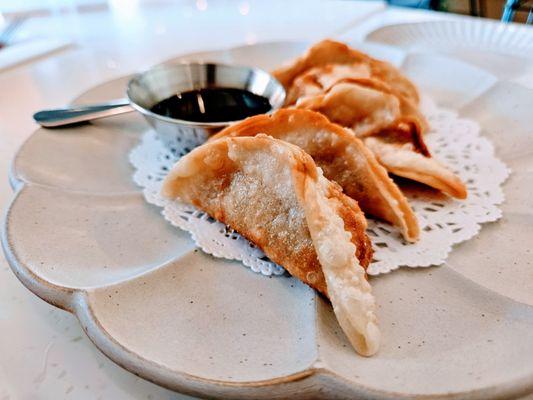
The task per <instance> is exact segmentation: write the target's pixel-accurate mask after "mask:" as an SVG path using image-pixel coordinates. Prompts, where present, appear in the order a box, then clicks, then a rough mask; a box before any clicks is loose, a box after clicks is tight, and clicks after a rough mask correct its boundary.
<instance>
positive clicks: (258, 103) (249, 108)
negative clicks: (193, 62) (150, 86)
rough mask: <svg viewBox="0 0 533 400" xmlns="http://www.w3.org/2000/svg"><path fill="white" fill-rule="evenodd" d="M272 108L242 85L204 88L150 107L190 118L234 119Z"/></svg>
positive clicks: (205, 119)
mask: <svg viewBox="0 0 533 400" xmlns="http://www.w3.org/2000/svg"><path fill="white" fill-rule="evenodd" d="M271 109H272V106H271V105H270V102H269V100H268V99H267V98H266V97H263V96H259V95H257V94H254V93H252V92H249V91H247V90H244V89H232V88H204V89H199V90H191V91H188V92H183V93H179V94H177V95H174V96H171V97H169V98H167V99H165V100H162V101H160V102H159V103H157V104H156V105H154V106H153V107H152V108H150V111H152V112H153V113H156V114H159V115H163V116H165V117H170V118H175V119H181V120H185V121H193V122H227V121H238V120H241V119H244V118H246V117H251V116H252V115H257V114H264V113H266V112H268V111H270V110H271Z"/></svg>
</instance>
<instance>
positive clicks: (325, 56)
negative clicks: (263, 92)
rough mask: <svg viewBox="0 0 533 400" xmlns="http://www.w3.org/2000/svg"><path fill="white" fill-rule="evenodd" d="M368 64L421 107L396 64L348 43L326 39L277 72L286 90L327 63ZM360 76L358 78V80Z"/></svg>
mask: <svg viewBox="0 0 533 400" xmlns="http://www.w3.org/2000/svg"><path fill="white" fill-rule="evenodd" d="M359 63H364V64H366V65H367V66H368V68H369V69H370V73H371V76H372V77H373V78H375V79H379V80H381V81H383V82H384V83H386V84H387V85H389V86H390V87H392V88H394V89H395V90H396V91H398V92H399V93H401V94H402V95H403V96H404V97H405V98H406V99H408V100H410V101H411V102H413V104H415V105H416V104H418V102H419V95H418V91H417V90H416V87H415V86H414V85H413V84H412V83H411V81H409V79H407V78H406V77H405V76H404V75H403V74H402V73H401V72H400V71H399V70H398V69H397V68H396V67H395V66H393V65H392V64H390V63H388V62H385V61H380V60H376V59H374V58H372V57H370V56H368V55H367V54H364V53H362V52H360V51H357V50H355V49H352V48H350V47H349V46H347V45H346V44H344V43H339V42H336V41H333V40H329V39H326V40H323V41H321V42H319V43H317V44H315V45H314V46H312V47H311V48H310V49H309V50H308V51H307V53H305V54H304V55H302V56H301V57H299V58H297V59H296V60H294V61H292V62H291V63H289V64H288V65H286V66H283V67H281V68H278V69H276V70H275V71H273V75H274V76H275V77H276V79H278V80H279V81H280V82H281V84H282V85H283V86H284V87H285V89H286V90H289V89H290V87H291V85H292V83H293V81H294V80H295V79H296V78H297V77H298V76H299V75H301V74H303V73H304V72H305V71H307V70H309V69H311V68H313V67H319V66H323V65H327V64H359ZM357 77H359V76H356V77H355V78H357Z"/></svg>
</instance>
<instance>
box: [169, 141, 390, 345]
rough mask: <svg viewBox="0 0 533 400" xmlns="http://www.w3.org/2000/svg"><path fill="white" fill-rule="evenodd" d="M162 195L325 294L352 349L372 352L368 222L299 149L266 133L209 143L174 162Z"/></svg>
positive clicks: (375, 337) (375, 333)
mask: <svg viewBox="0 0 533 400" xmlns="http://www.w3.org/2000/svg"><path fill="white" fill-rule="evenodd" d="M162 194H163V195H164V196H165V197H168V198H172V199H178V200H180V201H183V202H187V203H190V204H193V205H195V206H196V207H198V208H200V209H202V210H203V211H205V212H207V213H208V214H209V215H211V216H212V217H213V218H215V219H217V220H219V221H221V222H223V223H225V224H227V225H229V226H230V227H232V228H233V229H235V230H236V231H237V232H239V233H240V234H241V235H243V236H244V237H246V238H248V239H249V240H251V241H252V242H253V243H255V244H256V245H257V246H258V247H260V248H261V249H262V250H263V251H264V252H265V254H266V255H267V256H268V257H269V258H270V259H271V260H272V261H274V262H276V263H278V264H280V265H282V266H283V267H285V268H286V269H287V271H288V272H289V273H291V274H292V275H293V276H296V277H298V278H299V279H301V280H302V281H303V282H305V283H307V284H309V285H310V286H311V287H314V288H315V289H317V290H319V291H320V292H322V293H323V294H325V295H327V296H328V297H329V298H330V300H331V303H332V305H333V310H334V312H335V314H336V316H337V319H338V321H339V324H340V326H341V327H342V329H343V331H344V332H345V334H346V335H347V337H348V339H349V340H350V342H351V343H352V345H353V346H354V348H355V349H356V351H357V352H359V353H360V354H363V355H372V354H374V353H375V352H376V351H377V349H378V347H379V342H380V333H379V329H378V327H377V319H376V315H375V302H374V298H373V296H372V293H371V287H370V284H369V283H368V281H367V280H366V276H365V266H366V265H368V263H369V261H370V259H371V257H372V250H371V246H370V242H369V240H368V237H367V236H366V234H365V228H366V220H365V218H364V215H363V214H362V212H361V211H360V209H359V207H358V206H357V203H356V202H355V201H354V200H352V199H351V198H349V197H348V196H346V195H344V194H343V193H342V192H341V189H340V188H339V187H338V185H336V184H335V183H333V182H331V181H329V180H327V179H326V178H324V177H323V176H322V174H321V171H320V170H319V169H318V168H317V167H316V165H315V163H314V162H313V160H312V158H311V157H310V156H309V155H308V154H306V153H305V152H304V151H303V150H301V149H300V148H298V147H297V146H294V145H291V144H289V143H287V142H283V141H281V140H276V139H273V138H271V137H267V136H265V135H259V136H256V137H237V138H223V139H220V140H215V141H211V142H208V143H206V144H204V145H202V146H200V147H197V148H196V149H194V150H193V151H192V152H190V153H189V154H188V155H186V156H184V157H183V158H181V159H180V160H179V161H178V162H177V163H176V164H175V165H174V167H173V168H172V170H171V171H170V173H169V174H168V176H167V177H166V178H165V181H164V183H163V187H162Z"/></svg>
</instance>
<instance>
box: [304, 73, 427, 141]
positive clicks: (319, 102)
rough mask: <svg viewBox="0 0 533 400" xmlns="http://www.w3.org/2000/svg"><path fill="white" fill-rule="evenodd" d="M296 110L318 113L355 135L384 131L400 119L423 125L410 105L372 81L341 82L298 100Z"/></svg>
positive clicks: (424, 123) (350, 80)
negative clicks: (301, 109) (302, 109)
mask: <svg viewBox="0 0 533 400" xmlns="http://www.w3.org/2000/svg"><path fill="white" fill-rule="evenodd" d="M295 107H297V108H304V109H308V110H314V111H318V112H320V113H321V114H324V115H325V116H326V117H328V118H329V119H330V120H331V121H332V122H335V123H338V124H340V125H342V126H345V127H348V128H350V129H352V131H353V132H354V133H355V134H356V135H357V136H366V135H370V134H373V133H374V132H376V131H379V130H381V129H385V128H387V127H389V126H390V125H391V124H392V123H393V122H394V121H396V120H398V119H399V118H403V119H412V120H414V121H416V122H417V124H418V126H421V127H425V126H426V122H425V118H424V117H423V115H422V114H421V113H420V111H418V109H417V107H416V106H414V105H413V104H412V102H410V101H409V100H407V99H405V98H403V97H402V96H398V95H396V94H395V93H394V91H392V90H391V89H390V88H389V87H388V86H387V85H386V84H384V83H383V82H380V81H378V80H375V79H344V80H342V81H340V82H338V83H336V84H335V85H333V86H332V87H330V88H329V89H327V90H326V91H324V92H322V93H319V94H314V95H307V96H306V97H301V98H299V99H298V101H297V102H296V105H295Z"/></svg>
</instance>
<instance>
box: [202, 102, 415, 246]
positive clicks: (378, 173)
mask: <svg viewBox="0 0 533 400" xmlns="http://www.w3.org/2000/svg"><path fill="white" fill-rule="evenodd" d="M260 133H265V134H267V135H270V136H272V137H274V138H277V139H281V140H285V141H287V142H289V143H292V144H295V145H297V146H298V147H300V148H302V149H303V150H304V151H305V152H306V153H308V154H309V155H310V156H311V157H312V158H313V160H314V161H315V163H316V164H317V165H318V166H319V167H321V168H322V170H323V171H324V176H325V177H326V178H328V179H331V180H333V181H335V182H337V183H338V184H339V185H340V186H341V187H342V188H343V190H344V193H345V194H347V195H348V196H350V197H352V198H354V199H355V200H357V202H358V204H359V206H360V207H361V209H362V210H363V211H364V212H365V213H367V214H370V215H373V216H375V217H377V218H380V219H382V220H385V221H387V222H390V223H391V224H393V225H395V226H397V227H399V228H400V230H401V232H402V234H403V236H404V237H405V239H406V240H408V241H416V240H417V239H418V236H419V228H418V223H417V219H416V216H415V214H414V213H413V211H412V209H411V207H410V206H409V203H408V202H407V199H406V198H405V196H404V195H403V194H402V192H401V191H400V190H399V188H398V187H397V186H396V184H395V183H394V182H393V181H392V179H391V178H390V177H389V176H388V174H387V171H386V170H385V168H383V167H382V166H381V165H380V164H379V163H378V162H377V160H376V159H375V157H374V155H373V154H372V152H371V151H369V150H368V149H367V148H366V147H365V145H364V144H363V142H362V141H361V140H360V139H358V138H356V137H354V135H353V134H352V133H351V132H350V131H348V130H346V129H344V128H342V127H340V126H339V125H336V124H333V123H331V122H330V121H328V119H327V118H326V117H324V116H323V115H321V114H319V113H316V112H313V111H308V110H297V109H283V110H279V111H276V112H275V113H274V114H272V115H257V116H254V117H250V118H247V119H246V120H244V121H242V122H238V123H236V124H233V125H231V126H229V127H227V128H226V129H224V130H222V131H221V132H219V133H218V134H216V135H214V136H213V137H211V138H210V140H217V139H220V138H224V137H237V136H255V135H257V134H260Z"/></svg>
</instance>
